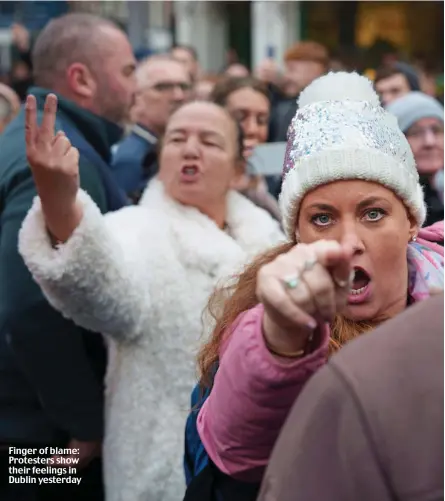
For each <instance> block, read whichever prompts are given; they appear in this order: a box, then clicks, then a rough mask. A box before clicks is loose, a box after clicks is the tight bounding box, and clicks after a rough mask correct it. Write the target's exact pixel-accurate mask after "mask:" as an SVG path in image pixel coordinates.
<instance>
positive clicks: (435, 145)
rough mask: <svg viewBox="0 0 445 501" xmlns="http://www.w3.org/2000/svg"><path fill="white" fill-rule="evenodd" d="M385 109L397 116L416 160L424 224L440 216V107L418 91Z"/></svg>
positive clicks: (439, 219)
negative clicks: (424, 213)
mask: <svg viewBox="0 0 445 501" xmlns="http://www.w3.org/2000/svg"><path fill="white" fill-rule="evenodd" d="M387 110H388V111H389V112H390V113H392V114H393V115H395V116H396V117H397V120H398V122H399V127H400V128H401V130H402V132H403V133H404V134H405V136H406V138H407V140H408V143H409V145H410V146H411V150H412V152H413V155H414V159H415V161H416V165H417V170H418V172H419V176H420V183H421V185H422V187H423V190H424V192H425V202H426V206H427V219H426V223H425V224H426V226H428V225H431V224H433V223H436V222H437V221H441V220H442V219H443V153H444V152H443V106H442V105H441V104H440V103H439V102H438V101H437V100H436V99H434V98H432V97H430V96H427V95H426V94H424V93H422V92H410V93H409V94H406V95H405V96H403V97H401V98H399V99H397V100H396V101H393V102H392V103H391V104H390V105H388V107H387Z"/></svg>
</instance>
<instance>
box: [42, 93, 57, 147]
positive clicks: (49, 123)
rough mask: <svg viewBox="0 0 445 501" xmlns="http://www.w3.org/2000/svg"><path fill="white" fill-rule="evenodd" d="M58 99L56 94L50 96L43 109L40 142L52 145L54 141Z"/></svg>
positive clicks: (47, 97)
mask: <svg viewBox="0 0 445 501" xmlns="http://www.w3.org/2000/svg"><path fill="white" fill-rule="evenodd" d="M56 113H57V97H56V96H55V94H48V95H47V96H46V100H45V107H44V109H43V119H42V124H41V126H40V133H39V140H41V141H42V142H44V143H50V142H51V141H52V140H53V139H54V127H55V124H56Z"/></svg>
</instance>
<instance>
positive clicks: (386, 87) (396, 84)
mask: <svg viewBox="0 0 445 501" xmlns="http://www.w3.org/2000/svg"><path fill="white" fill-rule="evenodd" d="M375 90H376V91H377V93H378V94H379V96H380V100H381V101H382V104H383V106H388V104H389V103H392V102H393V101H395V100H396V99H398V98H399V97H402V96H404V95H405V94H408V93H409V92H411V89H410V86H409V83H408V80H407V79H406V77H405V75H402V73H397V74H396V75H393V76H391V77H388V78H384V79H383V80H379V81H378V82H376V84H375Z"/></svg>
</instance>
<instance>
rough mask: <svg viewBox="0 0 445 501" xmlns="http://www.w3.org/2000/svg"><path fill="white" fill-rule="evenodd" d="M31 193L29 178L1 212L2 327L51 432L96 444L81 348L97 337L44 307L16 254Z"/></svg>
mask: <svg viewBox="0 0 445 501" xmlns="http://www.w3.org/2000/svg"><path fill="white" fill-rule="evenodd" d="M35 194H36V192H35V187H34V183H33V181H32V177H31V176H30V175H29V176H28V177H25V178H24V179H22V180H21V181H20V182H19V183H18V184H17V185H16V186H15V187H14V188H13V189H12V190H11V191H10V193H9V195H8V200H7V204H6V207H5V209H4V211H3V213H2V221H1V237H0V264H1V267H0V291H1V296H0V297H1V306H0V307H1V308H2V309H3V312H2V313H3V315H2V318H4V319H6V320H5V324H4V325H2V326H1V328H2V329H4V330H5V331H6V334H7V339H8V341H9V343H10V346H11V348H12V351H13V354H14V356H15V357H16V360H17V362H18V364H19V366H20V368H21V369H22V370H23V373H24V374H25V376H26V377H27V379H28V381H29V383H30V384H31V385H32V386H33V388H34V389H35V392H36V395H37V397H38V399H39V401H40V403H41V405H42V406H43V408H44V410H45V412H46V414H47V415H48V417H49V418H50V420H52V421H53V423H54V427H55V428H56V429H59V430H61V431H64V432H65V433H67V434H68V436H69V437H72V438H76V439H78V440H85V441H86V440H97V439H100V438H101V437H102V435H103V389H102V382H101V376H100V374H98V373H96V372H95V371H94V369H93V366H92V364H91V361H90V360H89V359H88V357H87V352H86V344H85V342H86V340H88V339H91V336H97V335H96V334H91V333H88V332H87V331H84V330H83V329H81V328H79V327H77V326H76V325H75V324H73V323H72V322H71V321H68V320H66V319H65V318H63V317H62V315H61V314H60V313H58V312H57V311H56V310H54V309H53V308H52V307H51V306H50V305H49V303H48V302H47V301H46V299H45V298H44V296H43V294H42V293H41V291H40V288H39V287H38V285H37V284H36V283H35V282H34V281H33V279H32V277H31V274H30V273H29V271H28V269H27V268H26V266H25V264H24V262H23V260H22V258H21V256H20V255H19V253H18V248H17V238H18V232H19V229H20V226H21V224H22V221H23V219H24V217H25V215H26V213H27V211H28V209H29V207H30V206H31V203H32V200H33V197H34V196H35ZM98 341H100V342H102V341H101V339H100V338H99V339H98ZM102 356H103V352H102ZM103 362H104V360H103V359H102V364H103Z"/></svg>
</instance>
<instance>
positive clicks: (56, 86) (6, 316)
mask: <svg viewBox="0 0 445 501" xmlns="http://www.w3.org/2000/svg"><path fill="white" fill-rule="evenodd" d="M33 68H34V76H35V82H36V85H38V87H36V88H33V89H31V90H30V93H32V94H34V95H35V96H36V99H37V106H38V110H39V115H38V119H39V120H40V117H41V114H42V110H43V104H44V101H45V98H46V96H47V94H48V93H49V92H54V93H55V94H57V96H58V99H59V106H58V109H59V111H58V116H57V123H56V128H57V129H63V130H64V132H65V133H66V135H67V136H68V137H69V138H70V140H71V142H72V143H73V144H74V145H75V146H76V147H77V148H78V149H79V152H80V184H81V187H82V188H83V189H84V190H86V191H87V192H88V193H89V194H90V196H91V197H92V198H93V200H94V201H95V202H96V204H97V205H98V207H99V208H100V210H101V211H102V212H108V211H110V210H116V209H119V208H120V207H122V206H123V205H125V204H126V202H127V200H126V197H125V196H124V194H123V193H122V192H121V191H120V189H119V187H118V186H117V185H116V183H115V181H114V179H113V177H112V175H111V173H110V172H109V161H110V147H111V145H112V144H114V143H116V141H117V140H118V139H119V138H120V136H121V133H122V131H121V128H120V127H119V124H121V123H124V122H125V121H126V120H127V118H128V115H129V112H130V108H131V107H132V105H133V102H134V93H135V85H136V82H135V77H134V70H135V60H134V56H133V52H132V48H131V46H130V44H129V42H128V39H127V37H126V36H125V34H124V33H123V32H122V31H121V30H120V29H119V28H118V27H116V26H115V25H114V24H112V23H111V22H109V21H106V20H103V19H101V18H97V17H95V16H91V15H87V14H69V15H66V16H63V17H60V18H58V19H56V20H54V21H52V22H50V23H49V24H48V25H47V26H46V28H45V29H44V30H43V32H42V33H41V34H40V36H39V37H38V39H37V41H36V44H35V47H34V50H33ZM24 124H25V121H24V110H21V112H20V114H19V116H18V117H17V118H16V119H15V120H14V121H13V122H11V123H10V124H9V126H8V127H7V128H6V130H5V132H4V133H3V134H2V136H0V217H1V220H0V460H1V461H0V475H1V477H0V499H2V500H3V501H6V500H8V501H9V500H14V501H15V500H18V499H20V500H26V501H28V500H31V499H32V500H34V499H42V500H43V499H44V500H45V501H50V500H53V499H54V500H55V499H57V500H61V499H63V500H64V501H66V500H69V499H87V497H86V496H87V494H85V495H84V494H83V493H88V494H90V495H92V497H91V498H92V499H93V498H94V499H95V500H100V499H101V497H102V493H101V490H102V487H101V476H100V475H101V472H100V462H99V460H98V459H94V458H95V457H96V458H97V456H98V454H99V453H100V444H101V439H102V435H103V376H104V371H105V365H106V352H105V346H104V343H103V340H102V338H101V336H99V335H97V334H93V333H90V332H88V331H85V330H83V329H81V328H79V327H77V326H76V325H74V324H73V323H72V322H70V321H68V320H66V319H64V318H63V317H62V315H60V314H59V313H58V312H56V311H55V310H54V309H53V308H52V307H51V306H50V305H49V303H48V302H47V301H46V300H45V298H44V296H43V294H42V293H41V291H40V289H39V287H38V286H37V284H35V283H34V282H33V280H32V277H31V274H30V273H29V271H28V270H27V268H26V267H25V264H24V262H23V261H22V259H21V257H20V255H19V253H18V250H17V237H18V231H19V229H20V226H21V224H22V221H23V219H24V217H25V215H26V214H27V212H28V210H29V208H30V207H31V204H32V200H33V198H34V197H35V196H36V190H35V186H34V183H33V178H32V175H31V171H30V169H29V167H28V164H27V160H26V153H25V125H24ZM11 446H12V447H44V446H50V447H64V448H75V449H78V454H77V455H76V457H77V458H78V459H79V468H83V469H82V471H81V473H80V475H81V476H82V482H81V483H80V485H79V486H78V487H77V486H76V487H75V488H74V489H73V487H72V486H70V484H56V485H54V486H53V487H52V486H51V485H45V486H39V482H37V485H35V484H29V483H28V484H26V485H23V486H19V485H16V484H11V485H8V477H7V475H8V464H7V463H8V450H9V447H11ZM82 489H84V490H83V491H82ZM23 490H25V491H26V492H23ZM19 492H20V494H19ZM36 496H37V497H36Z"/></svg>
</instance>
